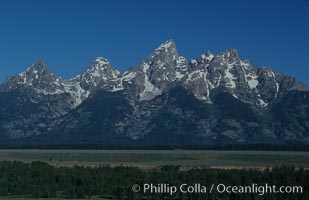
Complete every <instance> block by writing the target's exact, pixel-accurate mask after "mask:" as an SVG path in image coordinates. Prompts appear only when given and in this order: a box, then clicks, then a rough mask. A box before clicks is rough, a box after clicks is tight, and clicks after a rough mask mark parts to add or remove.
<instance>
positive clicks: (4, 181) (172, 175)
mask: <svg viewBox="0 0 309 200" xmlns="http://www.w3.org/2000/svg"><path fill="white" fill-rule="evenodd" d="M144 183H153V184H154V185H155V184H159V183H168V184H169V185H174V186H180V185H181V184H183V183H187V184H192V185H193V184H195V183H200V184H202V185H205V186H207V187H210V186H211V184H215V185H216V184H219V183H223V184H226V185H252V183H256V184H261V185H262V184H265V183H268V184H270V185H277V186H303V188H304V191H303V193H302V194H295V193H294V194H266V195H263V196H260V195H259V194H239V193H238V194H228V193H224V194H219V193H218V192H216V191H215V190H214V191H213V192H212V193H211V194H210V193H207V194H188V193H187V194H182V193H180V192H178V193H176V194H174V195H169V194H150V193H145V194H143V193H142V192H139V193H134V192H133V191H132V185H134V184H139V185H143V184H144ZM308 189H309V171H308V170H305V169H303V168H295V167H294V166H281V167H275V168H272V169H268V168H266V169H265V170H254V169H239V170H238V169H237V170H236V169H228V170H227V169H209V168H198V169H186V170H184V169H183V168H181V167H178V166H162V167H160V168H155V169H147V170H146V169H140V168H134V167H125V166H119V167H111V166H108V165H104V166H98V167H96V168H87V167H77V166H76V167H55V166H51V165H48V164H46V163H43V162H32V163H22V162H17V161H14V162H9V161H2V162H0V196H1V197H8V196H13V195H14V196H15V195H19V196H24V197H33V198H94V197H96V198H98V197H101V198H105V199H194V200H198V199H213V200H222V199H228V200H237V199H239V200H247V199H248V200H257V199H263V200H266V199H267V200H272V199H273V200H277V199H293V200H295V199H302V200H307V199H309V191H308Z"/></svg>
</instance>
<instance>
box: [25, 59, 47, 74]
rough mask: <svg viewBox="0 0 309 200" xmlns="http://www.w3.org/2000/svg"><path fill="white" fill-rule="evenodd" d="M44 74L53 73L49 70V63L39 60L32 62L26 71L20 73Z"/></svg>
mask: <svg viewBox="0 0 309 200" xmlns="http://www.w3.org/2000/svg"><path fill="white" fill-rule="evenodd" d="M26 73H27V74H29V73H33V74H43V73H51V72H49V70H48V68H47V65H46V64H45V62H44V61H42V60H39V61H37V62H36V63H34V64H32V65H31V66H30V67H28V68H27V69H26V70H25V71H24V72H22V73H20V74H26Z"/></svg>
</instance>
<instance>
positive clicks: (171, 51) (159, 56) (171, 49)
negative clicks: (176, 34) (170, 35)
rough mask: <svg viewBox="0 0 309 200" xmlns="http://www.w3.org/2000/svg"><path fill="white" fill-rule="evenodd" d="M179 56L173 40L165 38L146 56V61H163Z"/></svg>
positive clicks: (173, 59) (172, 59)
mask: <svg viewBox="0 0 309 200" xmlns="http://www.w3.org/2000/svg"><path fill="white" fill-rule="evenodd" d="M178 57H179V55H178V51H177V47H176V43H175V42H174V41H173V40H171V39H170V40H167V41H165V42H164V43H163V44H161V45H160V46H159V47H158V48H156V49H155V50H154V52H152V53H151V54H150V55H149V56H148V62H149V63H151V62H154V61H157V60H160V61H162V62H164V61H175V60H176V59H177V58H178Z"/></svg>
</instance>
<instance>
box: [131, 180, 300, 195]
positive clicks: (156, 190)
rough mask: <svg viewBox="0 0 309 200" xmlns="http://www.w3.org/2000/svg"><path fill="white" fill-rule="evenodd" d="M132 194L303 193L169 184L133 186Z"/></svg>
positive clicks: (293, 188) (268, 188) (273, 187)
mask: <svg viewBox="0 0 309 200" xmlns="http://www.w3.org/2000/svg"><path fill="white" fill-rule="evenodd" d="M132 190H133V192H143V193H152V194H169V195H173V194H175V193H177V192H180V193H201V194H203V193H204V194H207V193H212V192H217V193H220V194H222V193H230V194H231V193H235V194H245V193H247V194H258V195H261V196H262V195H264V194H277V193H278V194H280V193H281V194H291V193H296V194H301V193H303V190H304V189H303V187H302V186H276V185H269V184H267V183H266V184H264V185H258V184H254V183H253V184H252V185H246V186H244V185H225V184H212V185H210V186H205V185H202V184H200V183H196V184H181V185H180V186H174V185H170V184H166V183H163V184H152V183H150V184H143V185H138V184H134V185H133V186H132Z"/></svg>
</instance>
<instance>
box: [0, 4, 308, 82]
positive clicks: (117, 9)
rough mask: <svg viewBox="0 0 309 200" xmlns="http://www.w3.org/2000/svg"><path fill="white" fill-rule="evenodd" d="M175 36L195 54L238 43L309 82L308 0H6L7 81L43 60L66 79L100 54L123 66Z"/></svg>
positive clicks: (2, 25) (249, 54)
mask: <svg viewBox="0 0 309 200" xmlns="http://www.w3.org/2000/svg"><path fill="white" fill-rule="evenodd" d="M169 38H172V39H174V40H175V41H176V44H177V47H178V51H179V53H180V54H181V55H183V56H185V57H186V58H188V59H190V58H195V57H197V56H199V55H200V54H202V53H204V52H206V51H207V50H210V51H212V52H215V53H219V52H221V51H223V50H224V49H230V48H237V49H238V51H239V54H240V56H241V58H249V60H250V61H251V63H252V64H253V65H255V66H270V67H272V68H273V69H274V70H275V71H277V72H283V73H286V74H289V75H291V76H293V77H296V78H297V79H299V80H300V81H301V82H303V83H305V84H306V85H309V78H308V77H309V1H306V0H277V1H276V0H252V1H248V0H242V1H241V0H233V1H232V0H218V1H217V0H216V1H215V0H212V1H207V0H200V1H199V0H186V1H184V0H178V1H175V0H122V1H119V0H1V1H0V82H3V81H4V80H5V78H7V77H8V76H11V75H15V74H18V73H19V72H21V71H23V70H24V69H25V68H26V67H27V66H29V65H31V64H32V63H34V62H35V61H36V60H44V61H45V62H46V63H47V65H48V67H49V69H50V70H51V71H53V72H54V73H55V74H56V75H59V76H62V77H65V78H70V77H73V76H75V75H77V74H79V73H81V72H82V71H83V70H84V69H85V68H86V67H87V66H88V65H89V63H91V62H92V61H93V60H94V59H95V57H97V56H103V57H106V58H108V59H109V60H110V62H111V63H112V65H113V66H114V67H115V68H117V69H119V70H121V71H123V70H125V69H127V68H129V67H130V66H132V65H133V66H137V65H138V64H139V63H140V61H141V60H143V59H145V58H146V57H147V55H148V54H149V53H150V52H151V51H152V50H153V49H154V48H156V47H157V46H158V45H159V44H160V43H162V42H164V41H165V40H167V39H169Z"/></svg>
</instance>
